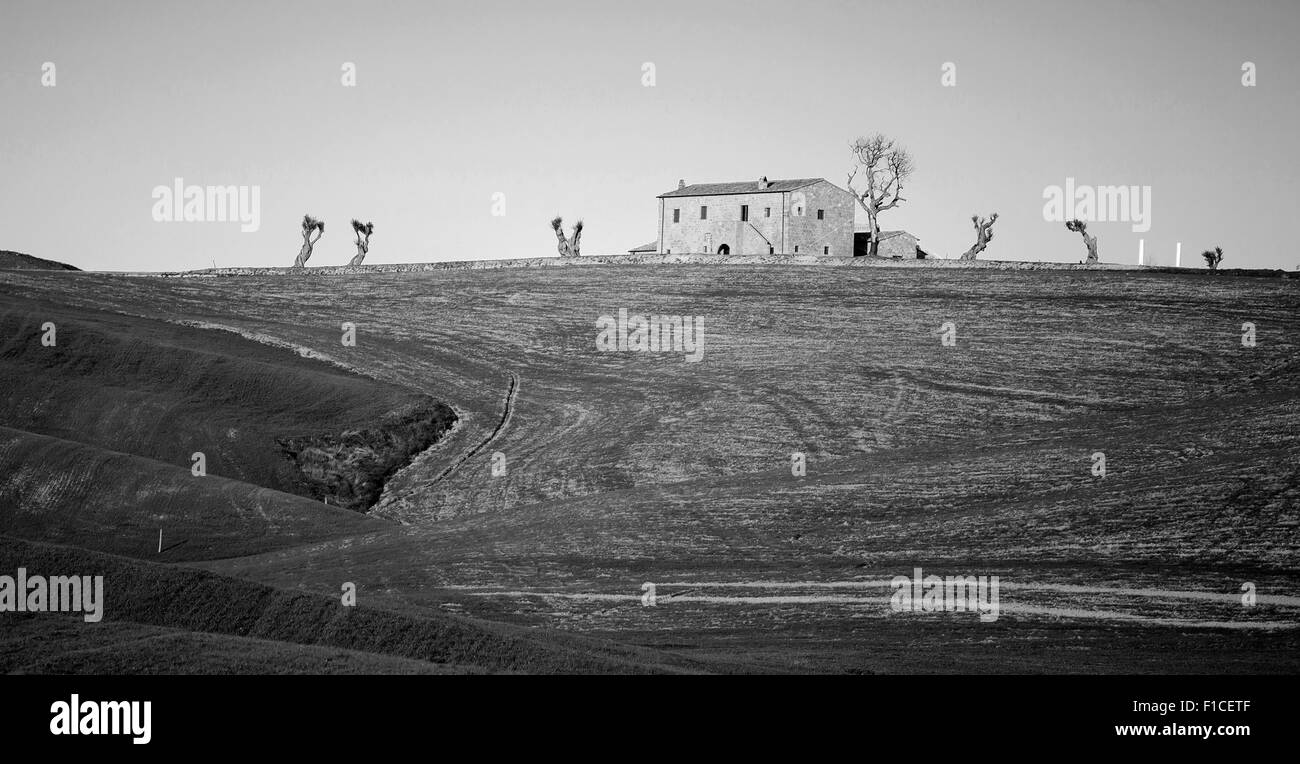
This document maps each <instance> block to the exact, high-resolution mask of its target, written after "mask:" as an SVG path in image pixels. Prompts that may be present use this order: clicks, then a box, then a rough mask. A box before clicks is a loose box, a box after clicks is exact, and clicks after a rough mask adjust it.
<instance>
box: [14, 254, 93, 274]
mask: <svg viewBox="0 0 1300 764" xmlns="http://www.w3.org/2000/svg"><path fill="white" fill-rule="evenodd" d="M11 269H12V270H38V271H79V270H81V269H80V268H77V267H76V266H72V265H68V264H67V263H60V262H56V261H54V260H44V259H42V258H39V257H32V256H31V255H24V254H23V253H22V252H13V251H11V250H8V249H0V270H11Z"/></svg>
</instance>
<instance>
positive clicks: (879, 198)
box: [847, 133, 916, 257]
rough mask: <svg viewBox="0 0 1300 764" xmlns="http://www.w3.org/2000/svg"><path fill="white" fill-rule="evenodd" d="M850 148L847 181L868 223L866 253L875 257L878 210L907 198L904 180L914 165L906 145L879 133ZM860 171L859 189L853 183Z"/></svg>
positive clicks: (877, 250)
mask: <svg viewBox="0 0 1300 764" xmlns="http://www.w3.org/2000/svg"><path fill="white" fill-rule="evenodd" d="M849 148H850V149H851V150H852V151H853V158H854V160H855V161H854V165H853V169H852V170H850V171H849V179H848V183H847V185H848V188H849V192H850V193H852V194H853V198H854V199H857V200H858V204H859V205H860V206H861V207H862V209H863V210H865V211H866V213H867V220H868V221H870V223H871V238H870V244H869V246H868V248H867V254H868V255H869V256H871V257H875V256H876V255H877V254H878V253H879V252H880V223H879V221H878V218H879V216H880V213H882V212H884V211H885V210H890V209H893V208H894V207H897V206H898V203H899V202H905V201H907V200H906V199H904V198H903V197H902V193H903V183H904V182H905V181H907V179H908V178H909V177H911V175H912V172H913V171H914V170H915V169H916V166H915V163H914V162H913V161H912V155H911V154H909V153H908V152H907V149H905V148H903V147H902V146H899V145H897V144H896V143H895V142H894V140H893V139H892V138H886V137H885V136H884V135H881V134H880V133H876V134H875V135H871V136H868V137H866V138H859V139H857V140H856V141H854V142H853V143H852V144H851V145H850V146H849ZM859 174H861V175H862V176H863V177H862V181H861V182H862V183H864V184H865V185H866V187H865V188H863V189H862V190H861V191H859V190H858V189H857V188H855V187H854V186H853V181H854V180H855V179H857V177H858V175H859Z"/></svg>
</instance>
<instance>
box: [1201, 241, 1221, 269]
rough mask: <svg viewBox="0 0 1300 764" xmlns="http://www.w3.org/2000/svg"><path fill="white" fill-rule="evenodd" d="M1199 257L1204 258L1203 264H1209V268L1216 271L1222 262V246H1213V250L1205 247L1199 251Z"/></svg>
mask: <svg viewBox="0 0 1300 764" xmlns="http://www.w3.org/2000/svg"><path fill="white" fill-rule="evenodd" d="M1201 257H1203V258H1205V264H1206V265H1207V266H1209V268H1210V270H1212V271H1217V270H1219V263H1221V262H1223V247H1215V248H1214V249H1213V250H1209V249H1207V250H1205V251H1204V252H1202V253H1201Z"/></svg>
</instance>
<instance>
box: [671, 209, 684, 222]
mask: <svg viewBox="0 0 1300 764" xmlns="http://www.w3.org/2000/svg"><path fill="white" fill-rule="evenodd" d="M673 222H674V223H680V222H682V211H681V209H680V208H678V209H675V210H673Z"/></svg>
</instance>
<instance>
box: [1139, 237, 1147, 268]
mask: <svg viewBox="0 0 1300 764" xmlns="http://www.w3.org/2000/svg"><path fill="white" fill-rule="evenodd" d="M1146 243H1147V240H1146V239H1138V265H1141V264H1142V254H1143V250H1144V249H1145V248H1146Z"/></svg>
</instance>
